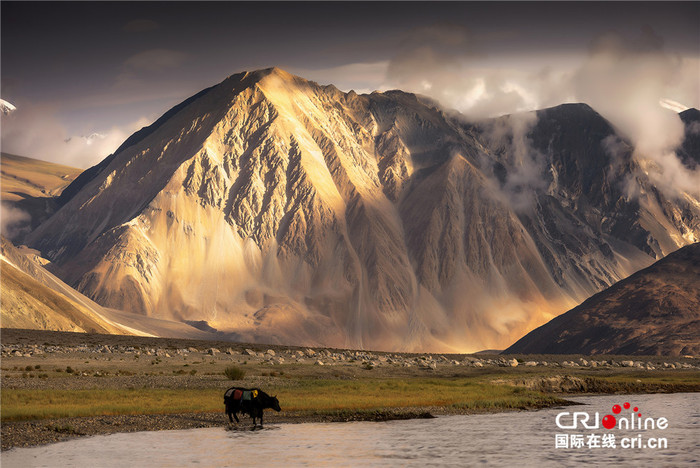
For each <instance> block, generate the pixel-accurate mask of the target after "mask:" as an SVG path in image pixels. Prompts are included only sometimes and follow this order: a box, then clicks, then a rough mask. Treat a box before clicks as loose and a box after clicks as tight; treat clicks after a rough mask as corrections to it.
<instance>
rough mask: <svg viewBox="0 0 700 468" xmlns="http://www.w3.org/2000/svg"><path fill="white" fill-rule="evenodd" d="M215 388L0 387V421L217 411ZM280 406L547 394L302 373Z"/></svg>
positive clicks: (219, 400) (537, 400)
mask: <svg viewBox="0 0 700 468" xmlns="http://www.w3.org/2000/svg"><path fill="white" fill-rule="evenodd" d="M224 390H225V389H223V388H221V389H218V388H217V389H186V388H183V389H152V388H142V389H104V390H26V389H6V390H3V392H2V400H1V402H0V403H1V407H2V421H18V420H30V419H48V418H62V417H79V416H97V415H120V414H162V413H190V412H208V411H223V393H224ZM264 390H265V391H267V392H268V393H270V394H273V395H276V396H277V397H278V398H279V400H280V405H281V406H282V409H283V410H284V411H293V412H303V413H326V414H329V413H334V412H338V411H346V412H358V411H372V410H383V409H386V408H405V407H416V408H420V407H428V406H443V407H453V408H460V409H474V410H479V409H487V410H489V409H490V410H497V409H507V408H532V407H544V406H551V405H553V404H557V403H561V400H557V399H556V398H553V397H551V396H547V395H545V394H542V393H539V392H536V391H532V390H527V389H524V388H519V387H513V386H510V385H497V384H492V383H489V382H484V381H478V380H474V379H470V378H454V379H452V378H449V379H448V378H430V379H422V378H412V379H367V380H352V381H351V380H331V379H302V380H298V381H297V382H295V385H294V386H292V387H285V388H280V389H278V390H276V389H275V388H265V389H264Z"/></svg>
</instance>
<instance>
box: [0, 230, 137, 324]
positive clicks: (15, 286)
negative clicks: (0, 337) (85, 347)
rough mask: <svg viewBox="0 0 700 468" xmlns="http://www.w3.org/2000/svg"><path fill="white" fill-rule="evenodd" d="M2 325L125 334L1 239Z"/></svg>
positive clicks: (94, 305) (94, 307) (95, 305)
mask: <svg viewBox="0 0 700 468" xmlns="http://www.w3.org/2000/svg"><path fill="white" fill-rule="evenodd" d="M0 262H1V263H0V264H1V265H2V275H1V276H0V282H2V288H1V289H0V291H1V293H2V309H1V311H2V326H3V327H6V328H30V329H41V330H59V331H80V332H92V333H116V334H124V333H125V330H124V329H123V328H121V327H119V326H118V325H116V324H114V323H111V322H110V321H109V320H106V319H105V318H104V317H102V316H101V314H100V313H99V311H98V310H99V309H100V306H98V305H97V304H94V303H92V301H90V300H89V299H87V298H83V297H80V295H79V294H77V293H74V292H73V291H71V289H70V288H69V287H68V286H66V285H65V284H62V282H61V281H60V280H58V279H57V278H56V277H54V276H53V275H51V274H50V273H48V272H46V271H44V270H43V268H42V267H41V266H40V265H37V264H35V263H34V262H33V261H32V260H30V259H29V258H27V257H26V256H25V255H23V254H22V253H20V252H19V251H18V250H17V249H16V248H15V247H14V246H13V245H12V244H11V243H10V242H8V241H7V240H6V239H5V238H4V237H3V238H0Z"/></svg>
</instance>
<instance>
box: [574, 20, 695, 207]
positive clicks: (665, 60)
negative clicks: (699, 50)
mask: <svg viewBox="0 0 700 468" xmlns="http://www.w3.org/2000/svg"><path fill="white" fill-rule="evenodd" d="M699 64H700V63H699V62H698V60H697V57H683V56H680V55H678V54H672V53H669V52H668V51H666V50H665V48H664V41H663V39H662V38H661V37H659V36H658V35H656V34H655V32H654V31H653V30H652V29H651V28H650V27H648V26H647V27H644V28H642V29H641V31H640V33H639V34H637V35H635V36H632V37H626V36H622V35H620V34H615V33H608V34H606V35H603V36H600V37H598V38H596V40H594V41H593V42H592V44H591V47H590V49H589V53H588V56H587V57H586V60H585V61H584V63H583V64H582V65H581V67H580V68H579V69H578V70H577V71H576V73H575V74H574V76H573V77H572V85H573V91H574V93H575V95H576V96H577V97H578V98H579V99H580V100H582V101H585V102H587V103H589V104H590V105H591V106H592V107H593V108H595V109H596V110H597V111H598V112H600V113H601V114H602V115H603V116H604V117H606V118H607V119H609V120H610V121H611V122H612V123H613V124H614V125H615V126H616V127H617V128H618V129H619V130H620V131H621V132H622V133H623V134H624V135H625V136H626V137H628V138H629V139H630V140H631V142H632V144H633V146H634V153H633V156H634V158H635V160H637V162H638V163H639V164H640V166H641V167H642V169H643V170H644V171H645V172H646V173H647V174H648V176H649V177H650V179H651V180H652V181H653V182H654V183H655V185H656V186H657V187H658V188H659V189H661V190H662V191H663V192H665V193H666V194H667V195H671V196H674V195H678V194H679V193H680V192H688V193H691V194H693V195H696V196H697V195H700V173H699V172H697V171H692V170H690V169H688V168H686V167H685V166H683V164H682V163H681V161H680V160H679V159H678V157H677V156H676V154H675V150H676V149H677V148H678V147H679V146H680V145H681V143H682V142H683V137H684V132H685V127H684V125H683V122H682V121H681V119H680V117H679V116H678V114H677V113H676V112H674V111H672V110H669V109H668V108H669V107H672V108H675V109H679V108H687V105H686V104H684V103H687V102H690V103H693V104H695V105H696V103H697V102H698V93H699V91H698V89H699V88H698V81H697V79H698V65H699ZM689 77H695V79H694V80H692V79H689ZM667 96H672V98H669V97H667ZM682 103H683V104H682Z"/></svg>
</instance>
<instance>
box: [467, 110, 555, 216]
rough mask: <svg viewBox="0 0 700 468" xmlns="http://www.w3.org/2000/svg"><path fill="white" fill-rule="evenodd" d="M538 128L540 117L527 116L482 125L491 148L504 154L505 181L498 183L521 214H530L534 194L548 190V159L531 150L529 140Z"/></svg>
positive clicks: (523, 114) (517, 116)
mask: <svg viewBox="0 0 700 468" xmlns="http://www.w3.org/2000/svg"><path fill="white" fill-rule="evenodd" d="M536 124H537V115H536V114H535V113H534V112H524V113H519V114H512V115H509V116H506V117H502V118H499V119H494V120H490V121H486V122H485V123H483V124H481V125H480V129H481V131H482V135H483V137H484V139H485V140H486V144H487V145H488V147H489V148H491V149H492V151H495V152H497V153H501V154H502V156H501V157H500V158H499V160H500V161H501V162H502V164H503V165H504V166H505V167H506V169H507V172H506V174H505V178H504V179H502V180H500V181H499V182H500V188H501V192H502V193H503V195H505V196H506V198H507V199H508V202H509V204H510V206H511V207H512V208H513V209H514V210H515V211H516V212H519V213H522V212H529V211H531V210H532V209H533V208H534V203H535V193H536V192H538V191H541V190H545V189H546V188H547V182H546V179H545V178H544V177H543V176H542V174H543V173H544V170H545V168H546V160H545V157H544V155H543V154H542V153H540V152H539V151H537V150H536V149H535V148H534V147H533V146H532V141H531V140H530V138H529V137H528V135H529V133H530V131H531V130H532V128H533V127H534V126H535V125H536ZM494 172H496V173H498V171H496V170H495V171H494Z"/></svg>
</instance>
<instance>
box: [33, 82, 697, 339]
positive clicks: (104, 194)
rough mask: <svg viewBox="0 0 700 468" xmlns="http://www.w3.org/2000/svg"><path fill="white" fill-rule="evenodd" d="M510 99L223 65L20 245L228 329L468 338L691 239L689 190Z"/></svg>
mask: <svg viewBox="0 0 700 468" xmlns="http://www.w3.org/2000/svg"><path fill="white" fill-rule="evenodd" d="M517 118H519V117H517V116H510V117H504V118H502V119H500V120H498V119H497V120H495V121H492V122H487V123H482V124H479V125H474V124H470V123H465V122H463V121H461V120H460V119H459V118H455V117H454V116H452V115H450V114H448V113H446V112H444V111H443V110H441V109H439V108H438V107H437V106H435V105H434V104H432V103H430V102H427V101H426V100H424V99H422V98H420V97H417V96H415V95H411V94H407V93H403V92H400V91H390V92H386V93H372V94H371V95H357V94H355V93H353V92H350V93H343V92H340V91H339V90H337V89H336V88H335V87H333V86H320V85H317V84H316V83H313V82H309V81H306V80H304V79H302V78H299V77H295V76H292V75H289V74H287V73H286V72H284V71H282V70H279V69H268V70H261V71H257V72H251V73H241V74H238V75H233V76H231V77H229V78H227V79H226V80H224V81H223V82H222V83H220V84H219V85H217V86H214V87H212V88H209V89H207V90H204V91H203V92H201V93H199V94H197V95H195V96H193V97H192V98H190V99H188V100H187V101H185V102H183V103H182V104H181V105H179V106H176V107H175V108H173V110H171V111H169V112H168V113H166V114H165V115H164V116H163V117H162V118H161V119H159V120H158V121H156V123H154V124H153V125H152V126H151V127H148V128H146V129H143V130H141V131H140V132H137V133H136V134H134V135H133V136H132V137H131V138H129V139H128V140H127V141H126V142H125V143H124V144H123V145H122V147H121V148H120V149H119V150H118V151H117V152H115V154H114V155H112V156H110V157H109V158H107V159H105V160H104V161H103V162H102V163H100V164H99V165H98V166H96V167H94V168H91V169H89V170H88V171H86V172H85V173H84V174H83V175H81V176H80V177H79V178H78V179H76V181H75V182H74V183H73V184H72V185H71V186H69V187H68V188H67V189H66V190H65V191H64V195H63V196H62V198H61V202H62V203H63V206H62V208H61V209H60V210H59V211H58V212H57V213H56V214H55V215H54V216H52V217H51V218H50V219H49V220H47V221H46V222H44V223H43V224H42V225H41V226H39V227H38V228H37V229H36V230H35V231H33V232H32V233H31V234H30V235H29V236H28V238H27V242H28V243H29V245H31V246H32V247H34V248H37V249H39V250H40V251H41V252H42V254H43V255H44V256H46V257H47V258H49V259H50V260H51V261H52V266H51V268H53V271H54V272H56V274H57V275H59V276H60V277H61V278H63V279H64V280H65V281H67V282H68V283H70V284H71V285H73V286H75V287H76V288H77V289H78V290H79V291H81V292H83V293H84V294H86V295H87V296H89V297H91V298H92V299H94V300H95V301H96V302H98V303H100V304H102V305H105V306H109V307H113V308H116V309H123V310H126V311H130V312H136V313H142V314H144V315H148V316H153V317H160V318H168V319H174V320H181V321H185V320H187V321H203V322H206V323H207V324H208V325H209V326H211V327H213V328H215V329H217V330H219V331H222V332H226V333H229V334H230V335H229V336H230V337H231V338H233V339H239V340H244V341H260V342H270V343H294V344H299V345H328V346H330V345H332V346H345V347H358V348H361V347H368V348H374V349H396V350H421V349H422V350H460V351H470V350H477V349H484V348H499V347H502V346H504V345H506V344H509V343H511V342H512V341H513V340H514V339H515V338H517V337H519V336H521V335H522V334H523V333H525V332H526V331H527V330H530V329H532V328H534V327H535V326H537V325H539V324H541V323H544V322H545V321H547V320H548V319H550V318H552V317H554V316H556V315H557V314H559V313H561V312H562V311H564V310H567V309H569V308H571V307H572V306H574V305H576V304H577V303H579V302H580V301H582V300H583V299H585V298H586V297H588V296H590V295H591V294H593V293H595V292H597V291H599V290H600V289H602V288H604V287H606V286H608V285H610V284H612V283H614V282H615V281H617V280H619V279H621V278H624V277H626V276H627V275H629V274H630V273H632V272H634V271H636V270H637V269H639V268H641V267H644V266H647V265H648V264H650V263H651V262H652V261H653V260H654V258H656V257H660V256H663V255H666V254H668V253H670V252H671V251H673V250H675V249H676V248H678V247H680V246H682V245H684V244H687V243H690V242H694V241H697V240H698V239H700V224H699V222H698V220H700V209H699V208H698V207H700V204H698V202H697V200H694V199H693V198H692V197H690V195H684V197H685V198H681V199H678V200H676V199H674V200H671V199H669V198H668V197H666V196H665V195H664V194H662V193H661V192H659V191H658V190H656V191H655V190H654V187H653V186H651V185H650V183H649V181H648V178H645V176H644V173H643V171H640V170H639V169H638V165H635V162H634V160H633V159H632V158H631V149H630V146H629V144H628V143H625V141H624V139H623V138H622V137H620V136H618V135H617V134H616V133H615V131H614V129H613V128H612V127H611V126H610V125H609V124H608V123H607V122H605V120H604V119H603V118H602V117H600V116H599V115H598V114H597V113H595V111H593V110H592V109H590V108H589V107H588V106H584V105H567V106H560V107H558V108H553V109H549V110H545V111H541V112H539V113H538V114H537V115H536V119H535V120H536V123H535V124H534V125H533V126H532V127H531V128H530V127H527V128H526V131H524V132H520V133H518V131H516V130H517V128H518V126H517V125H514V124H513V123H512V122H510V121H511V120H512V121H514V120H516V119H517ZM582 130H583V131H582ZM494 135H496V137H494ZM603 142H612V143H615V145H616V150H617V152H618V153H619V154H618V155H616V156H615V157H613V156H612V155H611V154H610V151H608V150H606V146H605V144H604V143H603ZM612 143H611V144H612ZM520 146H524V147H525V148H526V149H525V150H524V151H520V150H519V149H518V148H519V147H520ZM608 146H610V145H608ZM591 154H593V155H594V156H595V157H593V158H590V157H589V156H590V155H591ZM526 169H527V170H526ZM527 171H530V173H528V172H527ZM630 181H631V182H630ZM630 183H633V184H636V185H635V187H637V188H638V190H637V191H636V193H635V195H634V196H631V195H630V194H629V193H627V192H626V191H625V186H628V185H629V184H630Z"/></svg>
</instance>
